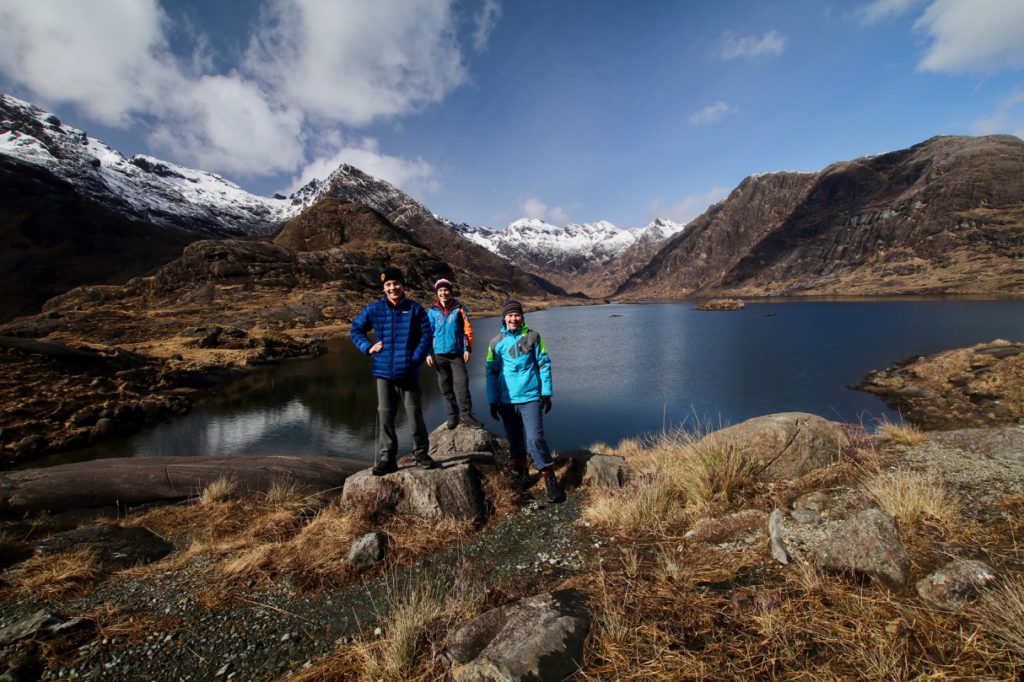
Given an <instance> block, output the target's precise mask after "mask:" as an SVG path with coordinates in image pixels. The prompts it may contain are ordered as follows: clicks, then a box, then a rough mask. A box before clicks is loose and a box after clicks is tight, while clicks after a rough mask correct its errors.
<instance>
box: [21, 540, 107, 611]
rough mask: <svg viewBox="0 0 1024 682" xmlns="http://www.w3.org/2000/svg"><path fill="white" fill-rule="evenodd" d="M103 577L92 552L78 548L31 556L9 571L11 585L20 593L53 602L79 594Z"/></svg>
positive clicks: (100, 567)
mask: <svg viewBox="0 0 1024 682" xmlns="http://www.w3.org/2000/svg"><path fill="white" fill-rule="evenodd" d="M103 575H104V571H103V569H102V566H101V564H100V561H99V557H98V556H97V554H96V552H94V551H93V550H90V549H80V550H73V551H70V552H62V553H60V554H54V555H50V556H35V557H32V558H30V559H28V560H27V561H24V562H22V563H21V564H19V565H18V567H17V568H16V569H15V570H13V571H11V583H12V584H13V585H14V586H15V587H16V588H17V589H18V590H19V591H20V592H22V593H23V594H28V595H30V596H32V597H33V598H35V599H41V600H44V601H54V600H57V599H61V598H62V597H66V596H72V595H76V594H81V593H82V592H84V591H86V590H88V589H89V588H90V587H91V586H92V585H93V584H95V583H96V582H97V581H98V580H99V579H100V578H101V577H102V576H103Z"/></svg>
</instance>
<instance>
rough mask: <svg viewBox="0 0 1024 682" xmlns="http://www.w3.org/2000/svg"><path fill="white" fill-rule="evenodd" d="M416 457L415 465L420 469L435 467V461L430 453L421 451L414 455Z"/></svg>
mask: <svg viewBox="0 0 1024 682" xmlns="http://www.w3.org/2000/svg"><path fill="white" fill-rule="evenodd" d="M414 456H415V458H416V466H418V467H419V468H420V469H436V468H437V462H435V461H434V460H433V459H432V458H431V457H430V455H428V454H427V453H425V452H424V453H423V454H421V455H414Z"/></svg>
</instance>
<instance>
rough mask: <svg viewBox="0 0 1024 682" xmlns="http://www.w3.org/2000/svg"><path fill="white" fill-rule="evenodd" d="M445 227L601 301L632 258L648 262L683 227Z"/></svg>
mask: <svg viewBox="0 0 1024 682" xmlns="http://www.w3.org/2000/svg"><path fill="white" fill-rule="evenodd" d="M447 224H448V227H449V229H451V230H453V231H454V232H456V233H458V234H460V235H462V236H463V237H465V238H466V239H468V240H469V241H471V242H473V243H475V244H479V245H480V246H483V247H484V248H486V249H488V250H489V251H492V252H493V253H496V254H498V255H499V256H501V257H502V258H504V259H505V260H507V261H509V262H510V263H513V264H515V265H517V266H519V267H522V268H525V269H526V270H529V271H530V272H533V273H535V274H537V275H539V276H541V277H544V278H546V279H548V280H550V281H552V282H554V283H556V284H558V285H559V286H561V287H563V288H564V289H566V290H567V291H583V292H585V293H587V294H590V295H602V292H605V291H606V290H608V289H609V287H612V284H613V283H614V281H617V277H616V276H615V275H616V273H618V272H619V270H620V269H622V268H625V270H626V271H627V272H626V274H627V275H628V274H629V272H631V271H632V269H633V261H634V260H636V255H637V254H640V253H642V254H645V255H646V256H647V257H648V258H649V257H650V255H652V254H653V250H654V249H655V247H656V246H657V245H658V244H660V243H661V242H663V241H664V240H666V239H668V238H669V237H671V236H672V235H674V234H677V233H679V232H680V231H682V230H683V229H684V228H685V227H686V226H685V225H681V224H679V223H676V222H673V221H671V220H665V219H663V218H658V219H656V220H654V221H652V222H651V223H650V224H649V225H647V226H646V227H635V228H620V227H616V226H615V225H613V224H612V223H610V222H607V221H604V220H602V221H599V222H596V223H584V224H576V223H570V224H568V225H566V226H565V227H558V226H556V225H551V224H550V223H546V222H544V221H543V220H537V219H535V218H522V219H520V220H517V221H515V222H513V223H511V224H509V225H508V227H506V228H505V229H503V230H495V229H490V228H486V227H470V226H469V225H456V224H452V223H451V222H448V223H447ZM620 266H621V267H620ZM612 288H613V287H612Z"/></svg>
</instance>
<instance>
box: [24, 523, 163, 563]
mask: <svg viewBox="0 0 1024 682" xmlns="http://www.w3.org/2000/svg"><path fill="white" fill-rule="evenodd" d="M78 549H91V550H93V551H94V552H96V555H97V558H98V559H99V561H100V563H102V564H103V565H104V566H108V567H111V568H128V567H129V566H136V565H140V564H149V563H152V562H154V561H158V560H160V559H162V558H164V557H165V556H167V555H168V554H170V552H171V550H173V549H174V546H173V545H171V544H170V543H168V542H165V541H164V540H162V539H161V538H160V537H158V536H157V535H155V534H154V533H152V532H151V531H149V530H147V529H145V528H136V527H125V526H119V525H114V524H102V525H96V526H85V527H83V528H77V529H75V530H69V531H65V532H63V533H57V534H56V535H52V536H50V537H49V538H47V539H46V540H43V541H42V542H41V543H39V545H38V546H36V555H37V556H42V557H45V556H51V555H53V554H59V553H62V552H70V551H73V550H78Z"/></svg>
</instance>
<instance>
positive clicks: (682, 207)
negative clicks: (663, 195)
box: [648, 187, 729, 223]
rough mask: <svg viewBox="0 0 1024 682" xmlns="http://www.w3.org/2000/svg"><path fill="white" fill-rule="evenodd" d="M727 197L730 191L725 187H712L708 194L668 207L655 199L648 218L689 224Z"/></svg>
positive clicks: (684, 198) (695, 195) (697, 195)
mask: <svg viewBox="0 0 1024 682" xmlns="http://www.w3.org/2000/svg"><path fill="white" fill-rule="evenodd" d="M727 196H729V190H728V189H726V188H725V187H712V188H711V189H709V190H708V191H707V192H704V193H701V194H691V195H689V196H686V197H683V198H682V199H680V200H679V201H677V202H675V203H674V204H669V205H666V204H665V203H663V202H662V201H661V200H660V199H655V200H654V201H652V202H651V204H650V207H649V209H650V215H649V216H648V218H649V219H650V220H653V219H655V218H668V219H669V220H674V221H676V222H677V223H688V222H690V221H691V220H693V219H694V218H696V217H697V216H699V215H700V214H701V213H703V212H704V211H706V210H707V209H708V207H709V206H711V205H712V204H714V203H717V202H719V201H721V200H722V199H724V198H725V197H727Z"/></svg>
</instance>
